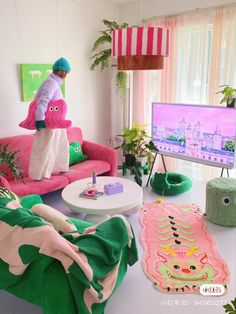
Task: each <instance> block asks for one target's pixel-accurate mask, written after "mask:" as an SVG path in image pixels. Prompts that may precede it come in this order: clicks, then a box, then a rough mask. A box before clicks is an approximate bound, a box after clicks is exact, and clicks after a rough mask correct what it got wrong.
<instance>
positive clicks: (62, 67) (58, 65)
mask: <svg viewBox="0 0 236 314" xmlns="http://www.w3.org/2000/svg"><path fill="white" fill-rule="evenodd" d="M52 69H53V70H59V71H66V72H70V70H71V67H70V63H69V62H68V61H67V60H66V59H65V58H60V59H58V60H57V61H56V62H55V63H54V64H53V66H52Z"/></svg>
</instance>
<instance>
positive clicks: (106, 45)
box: [90, 19, 129, 99]
mask: <svg viewBox="0 0 236 314" xmlns="http://www.w3.org/2000/svg"><path fill="white" fill-rule="evenodd" d="M102 21H103V24H104V25H105V27H106V29H105V30H102V31H100V33H101V35H100V36H99V37H98V38H97V40H96V41H95V43H94V45H93V48H92V52H96V53H95V54H94V55H93V56H92V57H91V58H90V59H91V60H92V61H93V63H92V64H91V66H90V69H91V70H94V69H95V68H96V67H99V66H100V67H101V70H104V69H105V68H108V67H109V66H112V63H111V58H112V55H111V41H112V31H113V30H115V29H118V28H127V27H129V25H128V24H127V23H122V24H118V23H116V22H114V21H109V20H106V19H103V20H102ZM127 77H128V76H127V73H126V72H125V71H118V72H117V74H116V88H117V90H119V92H120V93H121V96H122V98H123V99H124V97H125V92H126V83H127Z"/></svg>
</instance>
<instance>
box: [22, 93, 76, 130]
mask: <svg viewBox="0 0 236 314" xmlns="http://www.w3.org/2000/svg"><path fill="white" fill-rule="evenodd" d="M36 103H37V100H33V101H32V102H31V104H30V105H29V110H28V115H27V117H26V119H25V120H24V121H22V122H20V124H19V126H20V127H22V128H25V129H28V130H35V129H36V123H35V112H36ZM66 112H67V104H66V102H65V101H64V100H63V99H59V100H54V101H50V102H49V104H48V108H47V111H46V114H45V122H46V127H47V128H49V129H65V128H69V127H71V124H72V123H71V121H70V120H65V118H66Z"/></svg>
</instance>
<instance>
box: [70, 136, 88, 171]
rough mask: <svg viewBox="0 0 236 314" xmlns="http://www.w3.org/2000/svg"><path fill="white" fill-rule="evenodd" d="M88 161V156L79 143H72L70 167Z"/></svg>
mask: <svg viewBox="0 0 236 314" xmlns="http://www.w3.org/2000/svg"><path fill="white" fill-rule="evenodd" d="M87 159H88V156H87V155H84V154H83V152H82V148H81V145H80V143H79V142H72V143H70V162H69V165H70V166H72V165H74V164H78V163H79V162H81V161H85V160H87Z"/></svg>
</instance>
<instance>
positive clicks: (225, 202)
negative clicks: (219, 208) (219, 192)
mask: <svg viewBox="0 0 236 314" xmlns="http://www.w3.org/2000/svg"><path fill="white" fill-rule="evenodd" d="M221 202H222V204H223V205H224V206H228V205H230V197H228V196H223V197H222V199H221Z"/></svg>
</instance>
